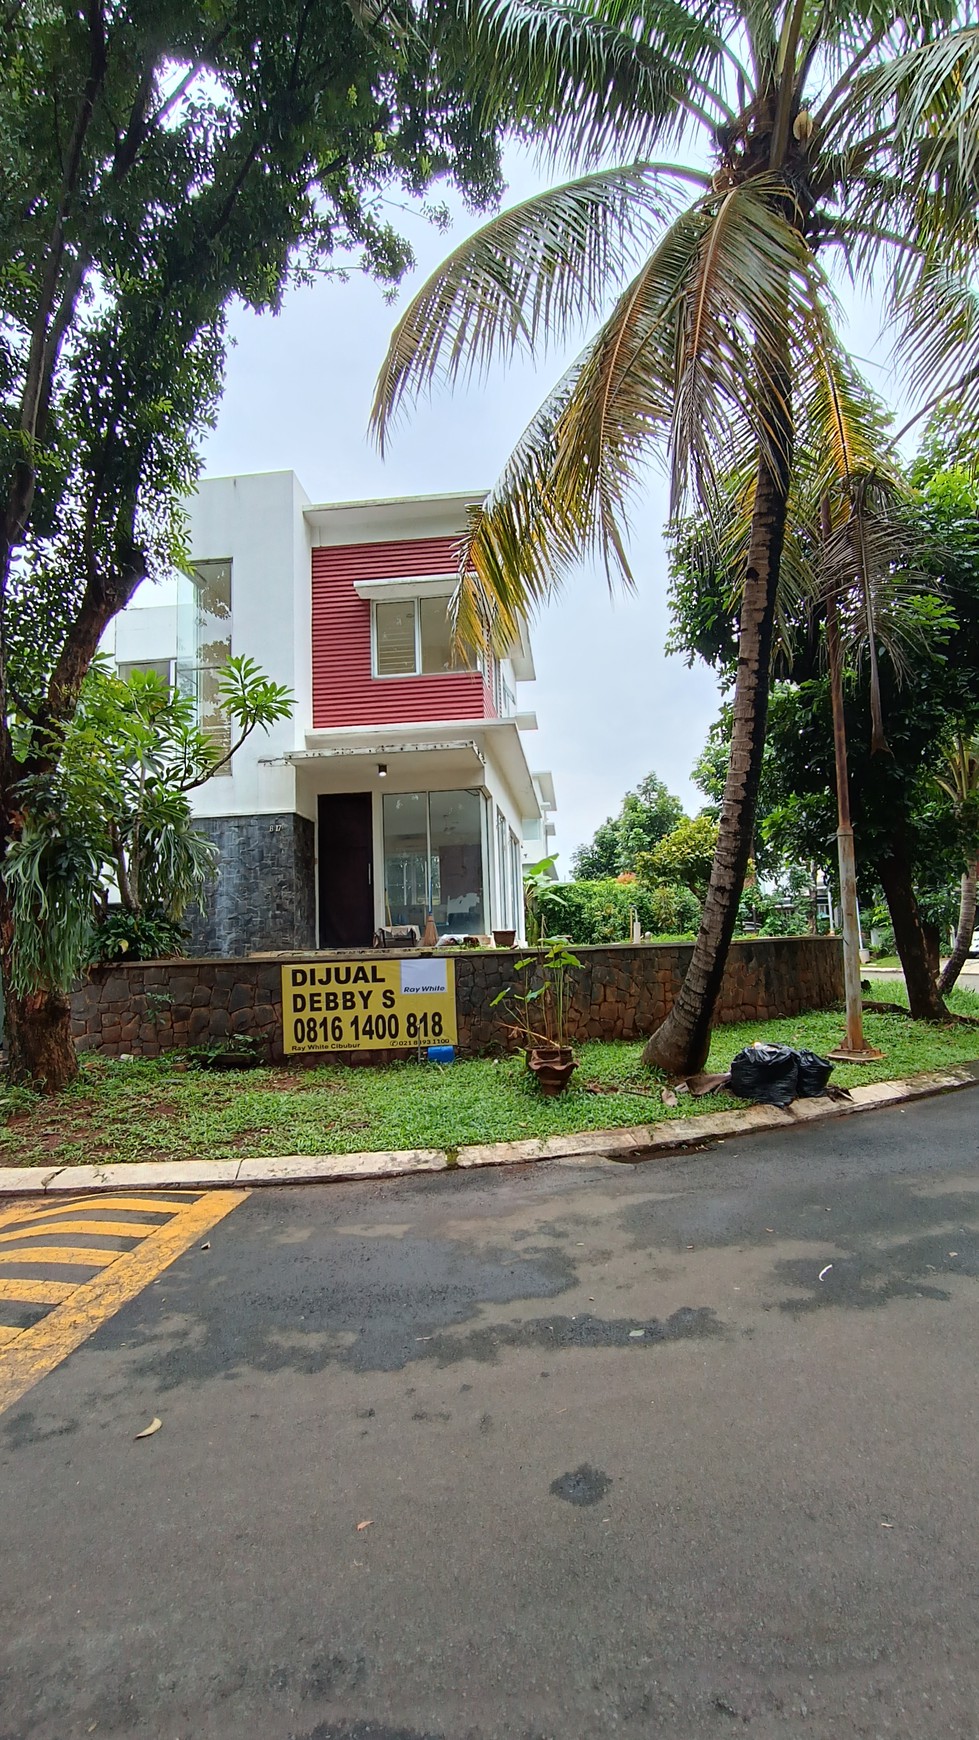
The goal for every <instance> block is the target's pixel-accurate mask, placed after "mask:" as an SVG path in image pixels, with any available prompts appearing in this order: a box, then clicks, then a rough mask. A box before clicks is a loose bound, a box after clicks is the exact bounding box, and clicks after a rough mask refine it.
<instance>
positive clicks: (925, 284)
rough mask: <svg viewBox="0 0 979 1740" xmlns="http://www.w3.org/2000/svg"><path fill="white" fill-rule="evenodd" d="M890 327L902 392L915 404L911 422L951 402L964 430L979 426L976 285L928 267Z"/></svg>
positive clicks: (978, 304) (978, 297)
mask: <svg viewBox="0 0 979 1740" xmlns="http://www.w3.org/2000/svg"><path fill="white" fill-rule="evenodd" d="M893 327H894V329H895V338H894V350H895V355H896V356H897V358H898V359H899V361H900V363H901V365H902V369H903V374H904V380H905V384H906V387H907V389H908V391H909V395H910V396H911V398H912V399H917V400H918V401H919V406H918V410H917V413H916V416H915V418H914V421H917V420H918V419H919V418H920V417H924V416H927V415H929V414H930V413H931V412H932V411H934V410H936V409H937V408H938V407H939V406H941V405H943V404H947V403H949V402H951V401H953V400H954V401H955V402H956V404H957V406H958V412H959V417H960V419H961V421H962V423H963V426H965V425H968V424H972V425H973V427H974V428H976V427H977V426H979V289H977V288H976V286H975V285H974V283H972V282H970V281H968V280H966V279H965V278H962V277H960V276H958V275H957V274H954V273H950V272H949V271H947V270H946V269H945V268H944V267H943V266H940V265H936V266H933V267H929V268H928V269H926V270H925V271H923V272H922V273H921V274H920V275H919V277H918V280H917V282H916V283H915V284H914V285H913V286H911V287H910V288H909V290H908V292H907V294H906V295H905V297H904V299H903V302H902V304H901V306H900V307H899V308H898V309H897V310H896V312H895V315H894V319H893ZM909 426H910V425H909ZM902 433H903V431H902Z"/></svg>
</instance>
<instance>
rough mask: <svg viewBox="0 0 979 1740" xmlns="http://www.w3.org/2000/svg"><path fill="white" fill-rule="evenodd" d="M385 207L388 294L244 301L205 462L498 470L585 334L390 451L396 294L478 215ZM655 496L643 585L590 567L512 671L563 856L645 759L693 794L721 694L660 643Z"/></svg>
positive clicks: (352, 286) (340, 483)
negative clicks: (386, 428) (387, 425)
mask: <svg viewBox="0 0 979 1740" xmlns="http://www.w3.org/2000/svg"><path fill="white" fill-rule="evenodd" d="M508 175H509V183H510V187H509V193H508V195H507V203H510V202H512V201H513V199H515V198H518V197H523V196H525V195H526V194H527V193H529V192H531V191H532V190H533V188H534V187H535V186H541V185H544V181H543V180H542V178H541V177H540V176H538V175H537V173H536V171H535V170H534V168H533V166H532V165H530V164H529V162H528V161H527V160H526V159H525V158H521V157H520V156H518V155H516V154H515V155H513V156H512V157H511V159H510V160H509V164H508ZM391 216H392V220H393V221H395V222H397V223H399V224H400V225H401V226H402V228H403V233H405V234H407V235H408V237H409V239H410V241H411V244H412V247H413V249H414V251H415V253H416V255H417V258H418V269H417V270H416V271H415V272H414V273H413V274H412V276H411V277H410V278H408V279H407V280H406V281H405V283H404V284H403V286H402V288H401V290H400V292H399V295H398V298H397V302H396V304H395V306H394V307H392V306H391V305H390V304H389V303H388V302H386V301H385V299H384V293H383V291H382V290H381V289H380V288H379V287H378V286H377V285H375V284H373V283H371V282H370V280H368V279H366V278H364V277H362V276H359V275H354V276H352V277H351V278H350V279H349V280H348V282H347V283H345V284H342V283H337V282H334V281H329V280H328V281H325V282H323V283H321V284H318V285H316V286H313V287H311V288H306V289H300V290H295V291H293V292H292V293H291V294H290V296H289V297H288V299H287V301H286V304H285V307H284V309H283V311H282V313H281V314H279V315H278V316H276V317H274V318H273V317H272V316H270V315H263V316H260V317H255V316H253V315H250V314H247V313H244V312H242V311H241V310H238V311H236V313H235V315H234V317H233V320H232V331H233V335H234V339H235V346H234V349H233V350H232V352H231V356H230V360H229V366H228V374H227V387H226V391H225V395H224V400H223V403H222V406H221V411H220V416H219V420H218V424H217V427H216V429H215V430H214V432H213V434H212V435H211V436H210V438H209V439H208V442H207V446H206V450H205V475H207V476H210V477H216V476H223V475H226V474H229V473H235V472H248V471H271V470H279V469H283V468H288V469H291V470H293V471H295V472H296V473H297V475H298V477H299V479H300V482H301V483H302V485H303V487H304V488H305V490H306V491H307V493H308V495H309V496H310V497H311V498H312V499H313V500H314V501H337V500H349V499H352V498H359V497H363V496H384V495H405V494H413V493H418V494H430V493H436V492H438V491H441V490H465V489H484V488H487V487H488V486H489V485H490V484H491V483H492V482H493V481H494V480H495V478H496V476H497V475H498V473H499V472H500V470H501V469H502V467H503V464H504V462H505V460H506V459H507V456H508V454H509V452H510V449H511V448H512V447H513V445H514V443H515V442H516V440H517V439H518V437H519V435H520V434H521V432H522V430H523V428H524V425H525V424H526V423H527V421H528V420H529V418H530V416H531V415H532V413H533V412H534V410H535V409H536V408H537V405H538V404H539V402H540V401H541V399H542V398H543V397H544V395H545V393H546V391H547V389H548V388H549V387H550V386H551V385H552V384H553V383H554V381H555V380H556V379H557V377H558V374H559V372H560V369H561V367H562V362H563V360H564V356H567V357H568V358H570V356H571V355H572V354H573V353H574V351H575V350H576V349H577V348H578V346H577V344H574V343H572V344H571V345H569V347H568V348H567V351H566V352H565V353H562V352H553V353H551V354H550V355H548V356H546V357H543V358H541V359H539V361H537V362H536V363H533V364H532V363H531V362H530V361H525V360H523V359H521V360H519V361H517V362H514V363H511V364H509V365H508V366H506V367H504V366H498V367H496V368H495V369H494V370H493V372H492V374H491V376H490V378H489V379H488V380H487V381H486V382H483V383H480V384H478V385H474V386H473V387H472V388H471V389H469V390H468V391H465V392H463V391H457V392H456V393H454V394H452V395H447V394H440V395H439V396H438V397H437V398H436V399H435V400H433V401H432V402H431V403H430V404H424V405H422V406H421V407H420V408H419V409H418V410H417V412H415V413H413V414H412V416H411V418H410V420H409V421H407V422H406V423H405V424H403V425H402V426H401V427H400V428H399V430H398V431H397V433H396V435H395V437H394V439H393V441H392V444H391V448H390V451H389V453H388V454H387V456H386V457H385V458H384V459H383V460H382V459H381V457H380V456H379V454H378V453H377V451H376V449H375V448H374V447H373V446H372V445H371V443H370V442H369V440H368V437H367V433H366V430H367V418H368V412H369V409H370V403H371V397H372V393H373V385H374V379H375V376H376V373H377V369H378V366H379V364H380V362H381V359H382V357H383V355H384V352H385V349H386V346H387V341H388V338H389V335H390V332H391V330H392V327H393V325H394V321H395V319H396V318H397V310H398V308H400V307H403V306H404V303H405V301H406V300H407V298H408V297H409V296H410V295H411V294H412V293H413V290H414V289H415V288H417V286H418V284H419V283H420V282H421V281H422V279H423V278H424V276H425V275H426V274H427V272H428V271H430V270H431V269H432V268H433V267H434V266H435V265H436V264H437V263H438V261H439V260H440V259H441V258H442V257H443V256H444V255H445V254H446V253H447V252H448V251H449V249H450V247H451V246H453V245H454V244H455V242H456V241H458V240H460V239H461V238H462V237H463V236H464V235H465V234H466V233H467V231H468V230H471V229H472V228H474V227H476V225H477V223H478V222H479V221H481V220H479V219H474V218H472V217H471V216H469V215H467V214H465V213H464V212H462V211H458V216H457V219H456V222H455V224H454V228H453V230H452V231H451V232H450V234H449V235H444V234H440V233H439V232H437V231H436V230H434V229H433V228H431V227H430V226H429V225H428V224H427V223H426V222H425V221H423V220H422V219H421V218H420V217H419V216H418V215H417V214H415V213H413V212H409V211H393V212H392V213H391ZM862 324H863V325H864V326H865V327H866V332H863V331H858V332H857V333H856V334H855V336H856V337H857V338H858V339H860V338H862V339H863V340H864V343H865V348H869V345H870V343H872V337H871V338H870V339H868V338H867V336H866V334H867V333H869V332H870V331H871V325H872V323H870V324H868V323H867V322H866V321H864V322H863V323H862ZM877 372H878V371H876V370H875V374H876V373H877ZM876 384H878V385H880V382H879V381H877V382H876ZM665 511H666V491H665V486H664V482H663V479H662V475H661V473H660V472H659V471H658V470H656V469H653V470H651V471H650V474H649V483H648V489H647V490H646V492H645V497H644V500H643V504H642V507H641V510H640V511H639V512H637V514H636V517H635V522H634V525H633V529H632V539H631V552H632V561H633V567H634V572H635V575H636V579H637V581H638V592H637V594H636V595H634V596H628V595H624V594H623V593H622V592H621V591H620V592H618V593H617V594H616V595H615V596H614V597H612V598H610V596H609V592H608V588H607V585H606V582H605V578H604V575H603V574H601V573H597V572H595V571H587V570H583V571H582V572H581V573H580V574H579V575H578V576H577V577H576V578H575V580H574V582H573V584H572V585H570V586H569V587H568V588H567V590H566V591H565V592H564V593H563V595H562V596H561V598H560V599H559V600H557V601H556V602H555V603H554V604H552V605H551V606H550V607H549V608H548V609H547V611H546V612H545V613H544V615H542V617H541V618H540V620H539V621H538V622H537V624H536V625H535V627H534V631H533V642H534V655H535V662H536V668H537V682H536V684H533V685H521V692H520V697H519V699H520V705H521V707H522V708H533V709H534V710H535V711H536V713H537V715H538V719H539V723H540V729H539V730H538V731H537V732H536V733H534V734H533V735H529V736H527V737H525V743H526V746H527V753H528V756H529V759H530V763H531V766H532V767H533V768H534V769H537V768H549V769H550V770H551V771H552V772H553V774H554V779H555V783H556V787H557V801H558V814H557V817H556V821H557V847H558V851H559V866H558V867H559V871H562V872H565V873H566V872H567V871H568V870H569V868H570V857H571V853H572V851H573V850H574V848H575V847H576V846H577V845H579V844H580V843H581V842H582V841H583V840H585V839H587V838H589V837H590V836H591V834H592V833H593V832H594V830H595V828H596V827H597V825H598V824H599V823H600V822H601V821H603V820H604V819H605V817H606V816H607V815H608V814H609V813H610V812H612V811H614V810H616V809H617V808H618V805H619V803H620V801H621V799H622V796H623V794H624V793H625V792H626V791H627V790H628V789H629V788H630V787H631V786H633V785H635V783H636V781H637V780H639V779H640V778H642V776H643V775H644V774H645V773H647V772H649V771H650V770H653V771H655V772H656V773H657V774H658V775H659V776H660V777H661V778H662V779H664V780H665V781H666V783H667V785H668V786H669V788H670V790H671V791H674V792H676V793H677V794H678V795H679V796H680V797H681V798H682V799H683V801H684V803H685V805H686V806H687V807H688V808H690V809H694V810H695V809H696V808H698V807H699V804H700V802H701V798H700V796H699V794H698V793H697V791H696V789H695V788H694V787H693V786H692V784H691V783H690V778H689V775H690V769H691V767H692V765H693V763H694V761H695V760H696V758H697V756H698V754H699V752H700V749H701V748H702V746H703V742H704V737H705V734H706V732H707V729H708V726H709V725H710V723H711V721H712V720H713V718H714V717H715V716H716V713H717V708H718V698H717V690H716V686H715V683H714V679H713V676H712V674H711V672H710V671H708V670H707V669H706V667H702V666H701V667H694V668H693V669H690V670H688V669H687V668H686V665H685V664H684V662H683V660H682V659H680V658H676V657H673V658H667V657H666V655H665V654H664V651H663V645H664V640H665V637H666V632H667V626H668V624H667V609H666V578H667V577H666V561H665V555H664V550H663V542H662V535H661V533H662V526H663V523H664V519H665Z"/></svg>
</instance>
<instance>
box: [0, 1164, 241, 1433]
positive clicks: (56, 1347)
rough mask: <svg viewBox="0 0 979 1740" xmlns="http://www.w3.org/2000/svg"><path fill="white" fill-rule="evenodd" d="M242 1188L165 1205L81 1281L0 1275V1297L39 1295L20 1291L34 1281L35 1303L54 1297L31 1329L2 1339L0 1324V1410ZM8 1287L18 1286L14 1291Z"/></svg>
mask: <svg viewBox="0 0 979 1740" xmlns="http://www.w3.org/2000/svg"><path fill="white" fill-rule="evenodd" d="M249 1194H250V1192H249V1191H247V1190H214V1191H209V1192H207V1194H206V1195H203V1196H199V1197H197V1198H196V1199H194V1200H189V1201H188V1200H186V1199H185V1200H184V1202H183V1203H180V1204H176V1203H175V1204H173V1205H169V1204H168V1207H172V1210H173V1212H171V1215H170V1218H169V1220H167V1221H166V1222H165V1223H164V1224H163V1225H162V1226H159V1227H156V1228H155V1230H154V1231H153V1232H152V1233H150V1234H149V1235H148V1236H147V1237H146V1238H144V1239H143V1240H142V1241H141V1243H140V1244H138V1245H137V1246H136V1248H135V1250H132V1251H120V1252H117V1253H116V1254H115V1260H114V1261H113V1262H112V1263H110V1264H109V1266H108V1267H107V1268H106V1269H103V1271H102V1273H101V1274H99V1275H95V1276H93V1278H92V1279H91V1280H90V1281H83V1282H82V1283H81V1284H78V1283H73V1282H53V1281H38V1282H34V1281H0V1299H5V1298H14V1297H16V1299H17V1300H18V1301H19V1302H24V1301H25V1300H30V1299H31V1298H32V1297H34V1298H38V1297H39V1296H38V1295H33V1296H32V1295H31V1294H30V1293H28V1292H26V1291H25V1289H28V1288H34V1287H37V1288H40V1289H46V1291H45V1294H44V1298H43V1300H41V1299H39V1302H40V1303H48V1302H51V1301H52V1300H53V1299H54V1298H56V1299H57V1300H59V1301H60V1303H58V1304H56V1306H55V1309H54V1310H53V1311H49V1312H48V1314H47V1316H46V1317H43V1318H42V1319H41V1321H40V1322H39V1323H35V1324H34V1325H33V1327H32V1328H30V1329H22V1330H19V1331H14V1333H13V1335H12V1336H10V1337H9V1338H6V1332H5V1331H4V1330H2V1329H0V1414H2V1413H3V1412H4V1410H5V1409H6V1408H9V1407H11V1406H12V1405H13V1404H14V1403H15V1402H18V1401H19V1400H20V1398H21V1396H23V1395H25V1394H26V1392H27V1391H28V1390H29V1389H31V1388H32V1387H33V1385H34V1384H36V1383H38V1382H39V1381H40V1379H41V1378H43V1377H46V1376H47V1375H48V1373H49V1372H51V1371H53V1370H54V1369H55V1367H56V1366H58V1365H60V1364H61V1362H62V1360H64V1359H67V1357H68V1355H69V1354H70V1353H73V1352H74V1351H75V1349H76V1347H80V1346H81V1344H82V1342H83V1341H86V1340H87V1339H88V1337H89V1336H90V1335H92V1334H94V1332H95V1330H96V1329H98V1328H99V1326H100V1325H101V1324H102V1323H105V1322H106V1321H107V1319H108V1318H110V1317H112V1316H114V1315H115V1313H116V1312H117V1311H118V1310H120V1308H121V1307H122V1306H123V1305H126V1304H128V1303H129V1301H130V1300H131V1299H135V1298H136V1296H137V1294H139V1293H141V1292H142V1291H143V1288H144V1287H146V1286H148V1285H149V1283H150V1282H151V1281H155V1280H156V1278H157V1276H158V1275H160V1274H161V1273H162V1272H163V1270H164V1269H166V1268H168V1267H169V1265H170V1264H171V1263H172V1262H174V1261H175V1260H176V1258H177V1257H179V1256H182V1255H183V1253H184V1251H186V1250H189V1248H190V1246H191V1245H192V1244H193V1243H194V1242H195V1240H196V1239H199V1238H200V1237H201V1235H202V1233H206V1232H208V1231H210V1229H211V1227H213V1226H216V1225H217V1223H218V1221H220V1220H223V1219H224V1217H225V1215H227V1214H230V1213H231V1210H232V1209H233V1208H237V1207H238V1204H239V1203H240V1202H244V1201H245V1200H246V1199H247V1197H248V1196H249ZM120 1206H121V1202H120V1199H118V1198H113V1199H111V1200H110V1201H109V1202H107V1203H106V1207H107V1208H109V1209H110V1211H115V1210H116V1209H117V1208H119V1207H120ZM132 1206H133V1207H139V1208H145V1206H146V1204H145V1202H139V1201H136V1200H134V1201H133V1204H132ZM154 1206H155V1204H154ZM86 1207H87V1208H88V1210H89V1212H91V1205H90V1204H86ZM21 1213H23V1210H21ZM89 1254H90V1253H88V1252H86V1255H89ZM27 1260H29V1261H31V1262H35V1261H38V1262H43V1261H44V1257H43V1255H42V1254H41V1252H40V1251H38V1252H37V1253H36V1255H35V1253H34V1252H32V1253H31V1257H30V1258H29V1259H27ZM14 1288H16V1289H17V1290H18V1291H17V1293H16V1295H15V1294H14V1292H13V1289H14ZM8 1289H10V1291H8Z"/></svg>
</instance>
